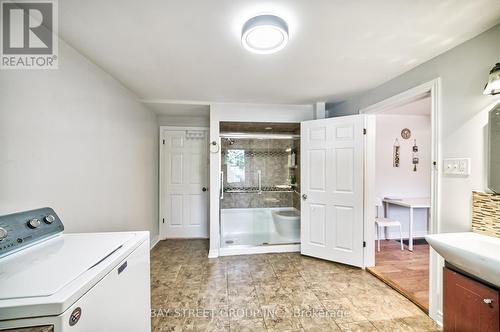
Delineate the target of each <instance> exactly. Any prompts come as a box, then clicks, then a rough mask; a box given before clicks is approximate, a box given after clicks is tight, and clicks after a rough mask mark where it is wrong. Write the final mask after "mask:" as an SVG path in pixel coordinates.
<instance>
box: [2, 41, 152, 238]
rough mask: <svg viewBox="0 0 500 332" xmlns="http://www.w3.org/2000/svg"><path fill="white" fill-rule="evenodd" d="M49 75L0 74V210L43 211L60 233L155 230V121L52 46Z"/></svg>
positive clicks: (97, 73)
mask: <svg viewBox="0 0 500 332" xmlns="http://www.w3.org/2000/svg"><path fill="white" fill-rule="evenodd" d="M59 50H60V52H59V59H60V62H59V69H57V70H27V71H21V70H10V71H0V214H7V213H11V212H15V211H20V210H27V209H33V208H39V207H43V206H50V207H53V208H54V209H55V210H56V212H57V213H58V214H59V215H60V217H61V218H62V220H63V222H64V224H65V226H66V232H97V231H128V230H149V231H150V232H151V235H152V240H155V238H156V237H157V234H158V229H157V228H158V180H157V178H158V176H157V174H158V166H157V164H158V157H157V156H158V125H157V120H156V116H155V115H154V114H153V113H152V112H151V111H149V110H148V109H146V108H145V107H143V106H142V105H141V104H140V103H139V102H138V100H137V98H136V96H135V95H133V94H132V93H131V92H130V91H128V90H127V89H125V88H124V87H123V86H122V85H121V84H120V83H119V82H117V81H116V80H115V79H113V78H112V77H111V76H109V75H108V74H106V73H105V72H104V71H102V70H101V69H100V68H98V67H97V66H95V65H94V64H92V63H91V62H90V61H88V60H87V59H86V58H84V57H83V56H81V55H80V54H78V53H77V52H76V51H75V50H74V49H72V48H71V47H69V46H68V45H66V44H65V43H64V42H62V41H60V43H59Z"/></svg>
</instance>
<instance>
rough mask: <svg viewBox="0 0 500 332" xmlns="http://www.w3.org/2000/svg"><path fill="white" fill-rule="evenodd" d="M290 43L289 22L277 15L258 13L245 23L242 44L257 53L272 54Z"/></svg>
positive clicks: (242, 31)
mask: <svg viewBox="0 0 500 332" xmlns="http://www.w3.org/2000/svg"><path fill="white" fill-rule="evenodd" d="M287 43H288V24H287V23H286V22H285V20H284V19H282V18H281V17H278V16H276V15H270V14H269V15H258V16H255V17H252V18H251V19H249V20H248V21H246V23H245V24H244V25H243V29H242V30H241V44H242V45H243V47H244V48H245V49H247V50H248V51H250V52H252V53H257V54H272V53H276V52H278V51H280V50H282V49H283V48H285V46H286V44H287Z"/></svg>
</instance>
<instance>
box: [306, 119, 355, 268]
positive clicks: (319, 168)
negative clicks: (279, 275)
mask: <svg viewBox="0 0 500 332" xmlns="http://www.w3.org/2000/svg"><path fill="white" fill-rule="evenodd" d="M364 123H365V119H364V116H363V115H353V116H345V117H337V118H329V119H321V120H313V121H305V122H302V124H301V191H302V194H303V195H302V204H301V253H302V254H304V255H308V256H313V257H318V258H322V259H327V260H331V261H335V262H340V263H344V264H349V265H354V266H363V196H364V192H363V175H364V174H363V173H364V160H363V159H364V134H363V130H364Z"/></svg>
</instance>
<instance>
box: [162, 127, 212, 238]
mask: <svg viewBox="0 0 500 332" xmlns="http://www.w3.org/2000/svg"><path fill="white" fill-rule="evenodd" d="M187 130H203V131H205V132H207V136H206V138H207V142H208V141H209V140H210V137H209V136H208V132H209V128H208V127H184V126H160V130H159V136H160V137H159V141H158V145H159V147H158V149H159V151H158V157H159V158H158V238H159V240H166V239H167V233H166V227H164V226H163V218H166V215H167V213H166V212H167V209H166V207H165V206H164V198H165V186H164V181H165V174H164V167H165V165H164V164H163V158H164V155H165V147H164V146H163V139H164V136H163V133H164V132H165V131H187ZM207 163H208V153H207ZM208 176H209V174H208V171H207V183H208V180H209V178H208ZM209 207H210V197H209V201H208V207H207V226H208V227H210V214H209V213H208V208H209ZM209 234H210V233H209Z"/></svg>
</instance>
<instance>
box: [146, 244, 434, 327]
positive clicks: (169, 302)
mask: <svg viewBox="0 0 500 332" xmlns="http://www.w3.org/2000/svg"><path fill="white" fill-rule="evenodd" d="M207 253H208V241H206V240H167V241H162V242H160V243H159V244H158V245H157V246H156V247H155V248H154V249H153V250H152V252H151V297H152V329H153V331H438V330H439V328H438V326H436V325H435V324H434V323H433V321H432V320H431V319H430V318H429V317H427V316H426V315H425V314H424V313H423V312H422V311H421V310H420V309H419V308H417V307H416V306H415V305H414V304H413V303H411V302H410V301H408V300H407V299H406V298H404V297H403V296H402V295H400V294H399V293H397V292H396V291H394V290H393V289H391V288H390V287H388V286H387V285H385V284H384V283H383V282H381V281H380V280H378V279H377V278H375V277H374V276H373V275H371V274H370V273H368V272H366V271H363V270H361V269H356V268H351V267H348V266H344V265H340V264H335V263H330V262H326V261H322V260H319V259H314V258H310V257H305V256H301V255H300V254H298V253H285V254H264V255H248V256H231V257H221V258H217V259H208V258H207Z"/></svg>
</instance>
